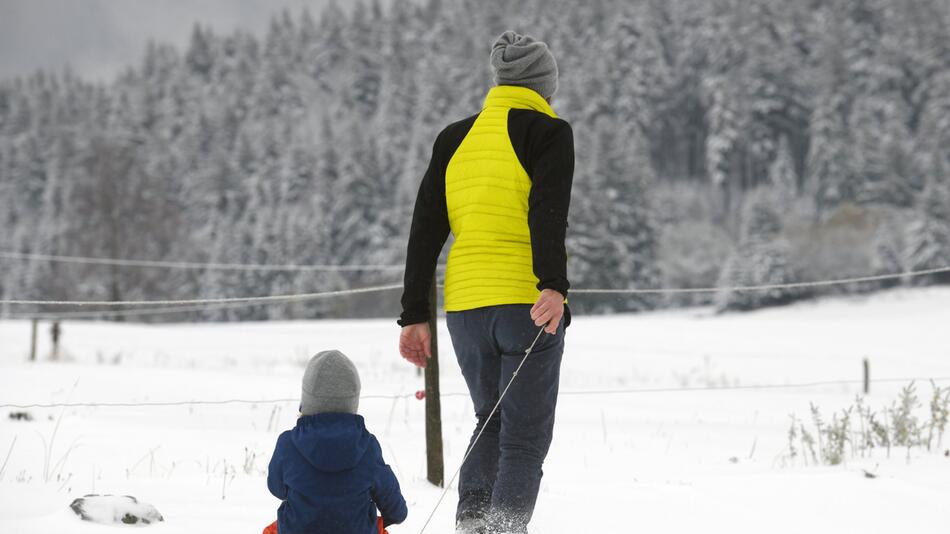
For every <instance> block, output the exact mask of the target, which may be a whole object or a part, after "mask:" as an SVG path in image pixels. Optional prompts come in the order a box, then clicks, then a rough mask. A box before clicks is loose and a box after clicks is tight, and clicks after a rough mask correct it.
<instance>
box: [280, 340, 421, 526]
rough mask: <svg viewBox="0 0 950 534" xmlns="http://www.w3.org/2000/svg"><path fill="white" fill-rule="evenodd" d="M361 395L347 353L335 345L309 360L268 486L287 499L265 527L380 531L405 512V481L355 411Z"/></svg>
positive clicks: (281, 497)
mask: <svg viewBox="0 0 950 534" xmlns="http://www.w3.org/2000/svg"><path fill="white" fill-rule="evenodd" d="M359 400H360V377H359V374H358V373H357V371H356V367H355V366H354V365H353V362H351V361H350V360H349V358H347V357H346V356H344V355H343V354H342V353H341V352H339V351H336V350H329V351H324V352H321V353H320V354H317V355H316V356H314V357H313V358H312V359H311V360H310V363H308V364H307V370H306V372H305V373H304V375H303V394H302V398H301V401H300V418H299V419H298V420H297V426H295V427H294V428H293V429H292V430H288V431H286V432H284V433H282V434H281V435H280V437H278V438H277V447H276V449H275V450H274V457H273V458H271V461H270V467H269V470H268V474H267V488H268V489H270V492H271V493H273V494H274V496H275V497H277V498H278V499H280V500H282V501H283V503H282V504H281V505H280V508H278V510H277V522H276V523H275V524H274V525H271V526H270V527H268V529H269V530H265V531H264V532H265V534H269V533H270V532H274V531H275V530H276V532H278V533H279V534H379V533H382V532H385V530H384V527H386V526H389V525H392V524H397V523H402V522H403V521H404V520H405V519H406V515H407V513H408V510H407V508H406V501H405V499H403V496H402V493H401V492H400V491H399V482H398V481H397V480H396V476H395V475H394V474H393V472H392V469H390V468H389V466H388V465H386V463H385V462H384V461H383V454H382V450H381V449H380V447H379V442H378V441H377V440H376V437H375V436H374V435H372V434H371V433H370V432H369V431H368V430H366V427H365V426H364V423H363V417H362V416H360V415H357V413H356V412H357V408H358V407H359ZM377 509H379V513H380V515H381V517H378V518H377V516H376V510H377ZM275 527H276V528H275Z"/></svg>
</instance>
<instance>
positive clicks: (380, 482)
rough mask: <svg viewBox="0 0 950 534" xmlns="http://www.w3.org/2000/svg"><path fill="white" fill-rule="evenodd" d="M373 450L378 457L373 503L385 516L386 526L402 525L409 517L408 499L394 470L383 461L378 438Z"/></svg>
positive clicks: (374, 440)
mask: <svg viewBox="0 0 950 534" xmlns="http://www.w3.org/2000/svg"><path fill="white" fill-rule="evenodd" d="M373 449H374V451H373V452H374V453H375V456H376V461H375V473H374V476H373V502H375V503H376V507H377V508H379V513H380V515H381V516H383V523H384V524H385V526H387V527H388V526H389V525H395V524H399V523H402V522H403V521H405V520H406V516H408V515H409V509H408V508H407V507H406V499H404V498H403V496H402V492H401V491H400V490H399V481H398V480H396V475H395V474H394V473H393V470H392V469H391V468H390V467H389V466H388V465H387V464H386V462H385V461H384V460H383V451H382V449H381V448H380V446H379V442H378V441H377V440H376V438H375V437H374V438H373Z"/></svg>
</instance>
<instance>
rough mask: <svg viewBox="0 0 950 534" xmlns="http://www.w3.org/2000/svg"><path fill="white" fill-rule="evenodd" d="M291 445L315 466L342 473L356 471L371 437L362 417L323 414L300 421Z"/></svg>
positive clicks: (308, 416) (328, 471)
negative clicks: (350, 470) (355, 468)
mask: <svg viewBox="0 0 950 534" xmlns="http://www.w3.org/2000/svg"><path fill="white" fill-rule="evenodd" d="M291 441H292V442H293V444H294V447H296V448H297V451H299V452H300V454H301V455H302V456H303V457H304V458H306V460H307V461H308V462H310V464H311V465H313V466H314V467H316V468H317V469H319V470H320V471H323V472H327V473H338V472H340V471H347V470H349V469H352V468H354V467H356V464H358V463H359V462H360V460H361V459H362V458H363V455H364V454H366V450H367V449H368V448H369V444H370V433H369V432H368V431H367V430H366V425H365V423H364V421H363V416H361V415H355V414H348V413H321V414H317V415H306V416H303V417H301V418H300V419H298V420H297V426H295V427H294V429H293V431H292V432H291Z"/></svg>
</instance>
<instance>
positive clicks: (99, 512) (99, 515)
mask: <svg viewBox="0 0 950 534" xmlns="http://www.w3.org/2000/svg"><path fill="white" fill-rule="evenodd" d="M69 507H70V508H72V509H73V512H75V513H76V515H78V516H79V517H80V518H81V519H82V520H83V521H92V522H94V523H106V524H125V525H149V524H152V523H156V522H159V521H164V520H165V519H164V518H163V517H162V514H160V513H159V512H158V510H157V509H155V507H154V506H152V505H151V504H146V503H141V502H139V501H138V499H136V498H135V497H132V496H129V495H86V496H85V497H80V498H78V499H76V500H74V501H73V502H72V504H70V505H69Z"/></svg>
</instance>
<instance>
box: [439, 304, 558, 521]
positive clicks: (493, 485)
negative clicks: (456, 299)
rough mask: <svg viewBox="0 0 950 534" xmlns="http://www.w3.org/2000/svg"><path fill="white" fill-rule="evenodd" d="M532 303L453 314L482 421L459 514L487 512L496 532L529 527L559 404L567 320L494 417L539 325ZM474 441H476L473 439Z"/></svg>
mask: <svg viewBox="0 0 950 534" xmlns="http://www.w3.org/2000/svg"><path fill="white" fill-rule="evenodd" d="M530 310H531V306H530V305H527V304H516V305H506V306H491V307H487V308H479V309H475V310H468V311H462V312H450V313H448V314H446V315H447V323H448V327H449V333H450V334H451V336H452V345H453V346H454V347H455V354H456V356H457V358H458V362H459V366H460V367H461V368H462V375H463V376H464V377H465V382H466V384H468V390H469V393H470V394H471V396H472V402H473V404H474V405H475V417H476V419H477V422H476V425H475V431H474V433H473V434H472V441H474V439H475V436H477V435H478V433H479V431H481V429H482V427H484V428H485V432H484V433H483V434H482V437H481V439H479V441H478V443H477V444H475V448H474V449H473V450H472V453H471V455H470V456H469V458H468V460H467V461H466V462H465V464H464V465H463V466H462V472H461V474H460V477H459V505H458V510H457V512H456V517H457V518H458V519H459V520H462V519H467V518H479V517H484V518H486V520H487V521H488V522H489V525H490V528H491V529H492V530H491V532H495V531H497V532H525V531H526V525H527V524H528V522H529V521H530V520H531V514H532V512H533V511H534V505H535V502H536V501H537V498H538V488H539V487H540V485H541V476H542V471H541V466H542V464H543V463H544V458H545V456H547V453H548V448H549V447H550V445H551V437H552V433H553V430H554V410H555V407H556V405H557V393H558V382H559V379H560V374H561V356H562V354H563V353H564V321H563V320H562V321H561V324H560V325H559V326H558V330H557V334H556V335H549V334H542V335H541V338H540V339H538V343H537V344H536V345H535V346H534V350H533V351H532V352H531V356H529V357H528V360H527V361H526V362H525V364H524V367H522V368H521V372H520V373H518V377H517V378H515V381H514V383H512V385H511V388H510V389H509V390H508V393H507V394H506V395H505V398H504V399H503V400H502V403H501V406H500V407H499V409H498V412H497V413H495V416H494V417H492V419H491V420H490V421H487V423H486V420H487V419H488V415H489V414H490V413H491V410H492V408H493V407H494V406H495V403H497V402H498V398H499V396H500V395H501V392H502V390H504V388H505V386H506V385H507V384H508V381H509V380H510V379H511V376H512V373H513V372H514V371H515V369H516V368H517V367H518V364H519V363H520V362H521V359H522V358H523V357H524V353H525V350H527V348H528V346H530V345H531V342H532V341H533V340H534V338H535V336H536V335H537V334H538V331H539V330H540V327H537V326H535V325H534V321H532V320H531V314H530ZM469 446H470V447H471V443H470V444H469Z"/></svg>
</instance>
